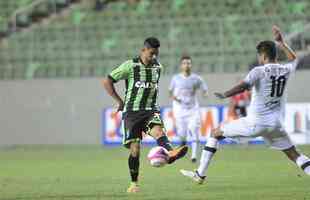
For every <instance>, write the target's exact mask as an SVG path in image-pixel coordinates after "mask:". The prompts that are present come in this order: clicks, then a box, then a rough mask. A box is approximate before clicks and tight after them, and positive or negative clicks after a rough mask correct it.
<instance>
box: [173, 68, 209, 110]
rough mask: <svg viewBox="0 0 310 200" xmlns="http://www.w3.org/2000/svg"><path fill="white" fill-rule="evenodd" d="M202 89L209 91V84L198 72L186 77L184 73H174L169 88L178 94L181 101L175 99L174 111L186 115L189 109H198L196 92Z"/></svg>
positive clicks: (175, 94)
mask: <svg viewBox="0 0 310 200" xmlns="http://www.w3.org/2000/svg"><path fill="white" fill-rule="evenodd" d="M198 89H201V90H202V91H204V92H207V90H208V87H207V84H206V83H205V82H204V81H203V80H202V78H201V77H200V76H198V75H196V74H191V75H190V76H188V77H186V76H184V75H183V74H177V75H174V76H173V78H172V80H171V82H170V86H169V90H170V91H172V93H173V95H174V96H176V97H177V98H178V99H179V100H180V101H181V102H180V103H179V102H177V101H173V103H172V106H173V111H174V113H175V114H176V115H179V116H180V115H186V112H185V113H184V112H183V111H186V110H187V111H188V110H193V109H198V108H199V103H198V99H197V95H196V92H197V90H198Z"/></svg>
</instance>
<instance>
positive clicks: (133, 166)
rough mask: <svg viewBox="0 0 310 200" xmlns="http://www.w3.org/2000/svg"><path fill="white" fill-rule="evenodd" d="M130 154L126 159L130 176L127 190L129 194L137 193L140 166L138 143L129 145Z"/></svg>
mask: <svg viewBox="0 0 310 200" xmlns="http://www.w3.org/2000/svg"><path fill="white" fill-rule="evenodd" d="M129 148H130V154H129V158H128V166H129V172H130V176H131V184H130V186H129V188H128V190H127V192H129V193H135V192H139V186H138V177H139V166H140V142H136V141H135V142H131V143H130V147H129Z"/></svg>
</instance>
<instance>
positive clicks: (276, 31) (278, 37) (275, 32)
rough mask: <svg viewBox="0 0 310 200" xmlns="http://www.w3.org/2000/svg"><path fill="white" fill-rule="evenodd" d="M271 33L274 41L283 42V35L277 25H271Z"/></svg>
mask: <svg viewBox="0 0 310 200" xmlns="http://www.w3.org/2000/svg"><path fill="white" fill-rule="evenodd" d="M272 34H273V38H274V40H275V41H276V42H279V43H284V39H283V35H282V33H281V30H280V28H279V27H278V26H276V25H273V26H272Z"/></svg>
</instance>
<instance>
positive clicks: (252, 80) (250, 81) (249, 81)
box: [243, 68, 260, 86]
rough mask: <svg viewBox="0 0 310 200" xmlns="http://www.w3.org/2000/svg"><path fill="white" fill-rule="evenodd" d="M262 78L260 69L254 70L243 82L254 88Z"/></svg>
mask: <svg viewBox="0 0 310 200" xmlns="http://www.w3.org/2000/svg"><path fill="white" fill-rule="evenodd" d="M259 77H260V70H259V69H258V68H254V69H252V70H251V71H250V72H249V73H248V75H247V76H246V77H245V79H244V80H243V81H244V82H245V83H247V84H249V85H250V86H253V85H254V84H255V83H256V82H257V81H258V80H259Z"/></svg>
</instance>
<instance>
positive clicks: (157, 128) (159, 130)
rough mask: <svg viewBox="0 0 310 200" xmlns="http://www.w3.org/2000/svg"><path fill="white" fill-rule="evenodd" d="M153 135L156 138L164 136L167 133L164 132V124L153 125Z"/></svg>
mask: <svg viewBox="0 0 310 200" xmlns="http://www.w3.org/2000/svg"><path fill="white" fill-rule="evenodd" d="M151 135H152V136H153V137H154V138H155V139H157V138H160V137H161V136H164V135H165V133H164V131H163V128H162V126H160V125H155V126H153V127H152V129H151Z"/></svg>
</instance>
